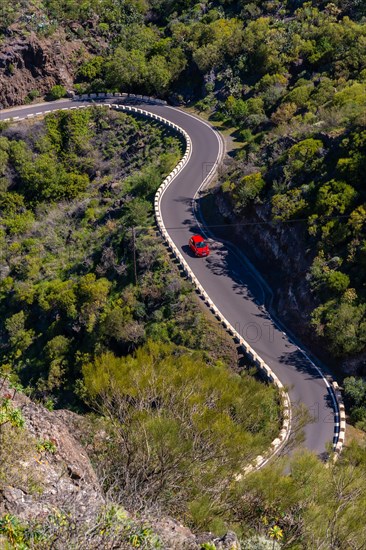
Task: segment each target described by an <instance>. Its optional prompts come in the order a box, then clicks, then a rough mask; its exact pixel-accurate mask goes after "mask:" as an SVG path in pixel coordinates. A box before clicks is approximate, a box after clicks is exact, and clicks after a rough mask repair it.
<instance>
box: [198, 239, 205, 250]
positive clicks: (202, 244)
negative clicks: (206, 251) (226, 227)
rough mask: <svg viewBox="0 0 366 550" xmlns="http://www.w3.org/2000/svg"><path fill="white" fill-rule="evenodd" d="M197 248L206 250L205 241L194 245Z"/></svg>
mask: <svg viewBox="0 0 366 550" xmlns="http://www.w3.org/2000/svg"><path fill="white" fill-rule="evenodd" d="M196 246H197V248H206V243H205V241H200V242H199V243H196Z"/></svg>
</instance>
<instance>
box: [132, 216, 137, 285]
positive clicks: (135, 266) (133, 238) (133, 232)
mask: <svg viewBox="0 0 366 550" xmlns="http://www.w3.org/2000/svg"><path fill="white" fill-rule="evenodd" d="M132 250H133V272H134V275H135V285H136V286H137V265H136V230H135V227H133V228H132Z"/></svg>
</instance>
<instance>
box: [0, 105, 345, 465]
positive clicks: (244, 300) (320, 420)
mask: <svg viewBox="0 0 366 550" xmlns="http://www.w3.org/2000/svg"><path fill="white" fill-rule="evenodd" d="M107 101H108V102H111V100H107ZM83 104H85V102H77V101H72V100H63V101H61V102H56V103H46V104H39V105H30V106H26V107H17V108H14V109H7V110H4V111H0V120H3V119H6V118H9V117H13V118H15V117H19V118H23V117H26V116H28V115H30V114H40V113H46V112H48V111H50V110H57V109H61V108H64V109H68V108H70V107H76V106H79V105H83ZM142 108H143V109H145V110H147V111H151V112H154V113H157V114H159V115H161V116H163V117H164V118H166V119H168V120H170V121H172V122H174V123H175V124H177V125H179V126H180V127H181V128H183V129H184V130H185V131H186V132H187V133H188V134H189V136H190V137H191V140H192V155H191V158H190V160H189V162H188V164H187V165H186V166H185V168H184V169H183V170H182V172H181V173H180V174H179V175H178V176H177V177H176V178H175V179H174V181H173V183H172V184H171V185H170V186H169V187H168V189H167V190H166V191H165V193H164V195H163V198H162V201H161V213H162V217H163V220H164V224H165V227H166V229H167V230H168V232H169V234H170V236H171V238H172V239H173V241H174V242H175V244H176V246H177V247H178V248H179V249H180V250H181V251H182V252H183V254H184V255H185V257H186V259H187V262H188V263H189V265H190V267H191V269H192V270H193V272H194V274H195V276H196V277H197V279H198V280H199V281H200V283H201V284H202V286H203V287H204V288H205V290H206V291H207V293H208V295H209V296H210V298H211V299H212V301H213V302H214V303H215V304H216V306H217V307H218V308H219V309H220V310H221V312H222V314H223V315H224V316H225V317H226V319H227V320H228V321H229V322H230V323H231V324H232V325H233V326H234V327H235V328H236V330H237V331H238V332H239V333H240V334H241V335H242V337H243V338H244V339H245V340H246V341H247V342H248V343H249V344H250V345H251V347H252V348H253V349H254V350H255V351H256V352H257V353H258V355H259V356H260V357H261V358H262V359H263V360H264V361H265V362H266V363H267V364H268V365H269V366H270V367H271V369H272V370H273V371H274V372H275V373H276V375H277V376H278V378H279V379H280V380H281V382H282V383H283V384H284V385H285V386H287V387H288V389H289V391H288V393H289V395H290V399H291V403H292V406H294V405H296V404H304V405H305V407H306V408H307V409H308V411H309V412H310V414H311V416H312V417H313V418H314V421H313V422H312V423H309V424H308V425H307V426H306V427H305V441H304V443H303V445H304V446H305V447H307V448H308V449H311V450H313V451H315V452H316V453H317V454H319V456H322V457H325V456H326V444H327V443H335V431H336V426H337V421H338V419H337V410H336V406H335V402H334V397H333V394H332V392H331V390H330V388H329V385H328V383H327V381H326V380H325V379H324V378H323V377H322V375H321V373H320V371H319V370H318V369H317V368H316V367H315V366H314V365H313V364H312V363H311V361H310V360H309V359H308V358H307V357H306V356H305V355H304V354H303V353H302V352H301V350H299V348H298V347H297V346H296V345H294V344H293V343H292V342H291V341H290V339H289V338H288V337H287V336H286V334H284V333H283V332H282V330H280V329H279V328H278V327H277V326H276V324H275V323H274V321H273V320H272V319H271V318H270V316H269V315H268V313H267V312H266V310H265V307H264V303H265V298H266V290H265V288H264V287H263V285H262V284H261V283H260V280H259V279H258V277H256V275H255V272H254V271H252V270H251V269H249V268H248V264H247V263H246V262H245V261H244V260H243V256H242V254H241V253H240V252H239V251H238V250H236V249H235V247H231V246H226V245H225V244H223V243H222V242H220V240H218V239H217V240H215V239H213V240H212V243H211V254H210V256H209V257H208V258H207V259H198V258H195V257H193V256H192V255H191V254H190V252H189V249H188V246H187V243H188V239H189V237H190V235H191V234H193V233H196V232H199V231H200V229H199V226H198V224H197V220H196V217H195V214H194V207H193V198H194V197H196V195H197V193H198V191H199V189H200V187H201V185H202V183H203V182H204V180H205V178H206V176H207V175H208V173H209V172H210V170H211V169H212V167H213V166H214V165H215V163H217V160H218V158H219V156H220V152H221V141H220V137H219V135H218V134H217V133H216V132H215V131H214V130H213V129H212V127H211V126H209V125H208V124H206V123H205V122H203V121H201V120H199V119H198V118H195V117H193V116H191V115H189V114H187V113H185V112H182V111H180V110H178V109H174V108H172V107H167V106H157V105H154V106H152V105H145V104H144V105H143V106H142ZM211 236H212V234H211ZM274 268H275V267H274Z"/></svg>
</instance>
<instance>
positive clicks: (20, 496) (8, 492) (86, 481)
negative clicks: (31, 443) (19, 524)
mask: <svg viewBox="0 0 366 550" xmlns="http://www.w3.org/2000/svg"><path fill="white" fill-rule="evenodd" d="M6 393H10V394H12V390H11V389H9V388H7V387H6V386H4V388H3V390H2V392H1V395H2V396H4V395H5V394H6ZM13 402H14V406H16V407H20V408H21V409H22V414H23V416H24V419H25V421H26V430H27V432H28V434H30V435H31V436H33V437H34V438H35V440H36V441H39V442H40V443H42V442H44V441H50V442H51V443H53V445H54V446H55V452H54V453H50V452H37V451H36V450H35V451H34V454H33V455H32V456H29V458H27V460H26V461H23V462H22V464H21V466H22V467H24V468H25V469H26V470H29V471H31V472H33V473H35V474H36V475H37V478H38V479H39V480H41V487H40V490H39V491H35V492H32V493H29V492H27V489H26V488H25V487H21V488H20V487H11V486H8V487H7V486H4V487H3V489H2V491H1V492H0V515H2V514H4V513H7V512H8V513H11V514H14V515H17V516H18V517H20V518H23V519H25V520H28V519H33V520H34V519H36V518H39V519H42V518H43V517H46V516H47V515H49V514H50V513H51V512H52V511H54V509H55V508H58V509H60V508H63V509H69V510H73V514H75V517H80V516H82V517H83V520H84V521H88V518H89V519H90V520H92V518H93V517H94V516H95V514H96V513H97V511H98V509H99V508H100V507H101V506H102V505H104V504H105V500H104V497H103V492H102V489H101V487H100V484H99V482H98V479H97V477H96V474H95V472H94V470H93V468H92V465H91V463H90V460H89V458H88V456H87V454H86V452H85V450H84V449H83V447H82V446H81V445H80V443H78V442H77V441H76V439H75V438H74V437H73V435H72V434H71V433H70V431H69V429H68V428H67V426H66V425H65V423H64V422H63V421H62V419H61V418H59V417H58V414H57V412H52V411H49V410H47V409H45V408H44V407H43V406H41V405H38V404H36V403H33V402H32V401H31V400H30V399H29V398H28V397H26V396H25V395H23V394H21V393H17V394H15V395H14V398H13Z"/></svg>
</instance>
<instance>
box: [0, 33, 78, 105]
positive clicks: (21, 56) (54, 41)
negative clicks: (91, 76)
mask: <svg viewBox="0 0 366 550" xmlns="http://www.w3.org/2000/svg"><path fill="white" fill-rule="evenodd" d="M81 51H85V47H84V45H83V43H82V42H81V40H78V39H75V40H73V41H68V40H67V39H66V36H65V34H64V31H63V30H59V31H58V32H57V34H56V33H55V34H54V35H52V37H51V38H42V39H41V38H39V37H38V36H37V35H36V34H35V33H33V32H31V33H30V34H29V35H27V36H21V35H17V34H14V35H13V36H12V37H11V38H8V39H7V40H6V41H5V42H4V44H2V45H1V46H0V105H1V106H2V107H3V108H6V107H11V106H13V105H21V104H23V103H24V102H25V100H26V97H27V95H28V94H29V92H31V91H33V90H37V91H38V92H39V95H45V94H46V93H47V92H49V90H50V89H51V88H52V86H54V85H55V84H62V85H64V86H65V87H66V88H71V87H72V85H73V80H74V74H75V70H76V65H75V60H76V59H80V57H81V56H80V52H81Z"/></svg>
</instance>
